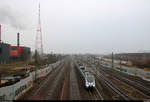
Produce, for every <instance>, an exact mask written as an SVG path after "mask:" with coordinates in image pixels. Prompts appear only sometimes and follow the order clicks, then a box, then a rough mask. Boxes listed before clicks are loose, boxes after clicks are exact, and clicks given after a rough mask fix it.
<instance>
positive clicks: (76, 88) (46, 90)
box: [19, 56, 150, 100]
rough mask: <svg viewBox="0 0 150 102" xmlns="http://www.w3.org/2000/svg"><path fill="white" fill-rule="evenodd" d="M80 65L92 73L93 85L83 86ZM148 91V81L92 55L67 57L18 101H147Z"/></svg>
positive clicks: (149, 85)
mask: <svg viewBox="0 0 150 102" xmlns="http://www.w3.org/2000/svg"><path fill="white" fill-rule="evenodd" d="M89 58H90V57H89ZM78 62H80V64H79V63H78ZM81 64H82V66H85V67H86V70H87V71H88V72H89V73H91V74H92V75H93V76H94V78H95V86H94V87H93V88H90V89H88V88H86V86H85V80H82V77H81V73H80V72H79V69H78V68H79V66H81ZM149 92H150V82H149V81H146V80H143V79H141V78H139V77H136V76H131V75H128V74H125V73H122V72H119V71H117V70H115V69H113V68H111V67H106V66H104V65H103V63H101V62H100V61H95V59H93V58H90V60H87V58H85V57H84V56H67V57H65V58H64V59H63V60H61V61H60V63H59V64H58V65H57V66H56V67H55V68H53V69H52V71H51V72H50V73H49V74H48V75H47V76H46V77H44V78H42V79H39V80H38V83H37V84H35V85H34V87H33V88H32V89H31V90H29V91H28V92H27V93H25V94H24V95H23V96H22V97H20V99H19V100H149V99H150V93H149Z"/></svg>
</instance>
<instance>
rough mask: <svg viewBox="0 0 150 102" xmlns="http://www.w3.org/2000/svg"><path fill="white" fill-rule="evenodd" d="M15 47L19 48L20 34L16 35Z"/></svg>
mask: <svg viewBox="0 0 150 102" xmlns="http://www.w3.org/2000/svg"><path fill="white" fill-rule="evenodd" d="M17 46H18V47H19V46H20V34H19V33H17Z"/></svg>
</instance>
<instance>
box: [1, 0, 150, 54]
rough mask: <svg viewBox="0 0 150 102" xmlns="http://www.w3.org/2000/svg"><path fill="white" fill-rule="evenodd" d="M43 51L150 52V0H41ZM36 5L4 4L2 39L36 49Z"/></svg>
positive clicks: (33, 1) (31, 0)
mask: <svg viewBox="0 0 150 102" xmlns="http://www.w3.org/2000/svg"><path fill="white" fill-rule="evenodd" d="M40 3H41V22H42V34H43V47H44V52H51V51H53V52H55V53H98V54H107V53H111V52H112V51H113V52H117V53H118V52H140V51H150V0H41V1H40ZM37 18H38V1H37V0H0V24H2V40H3V41H4V42H7V43H10V44H12V45H16V36H17V35H16V33H17V32H20V33H21V42H20V43H21V45H23V46H29V47H31V48H32V50H34V46H35V36H36V28H37Z"/></svg>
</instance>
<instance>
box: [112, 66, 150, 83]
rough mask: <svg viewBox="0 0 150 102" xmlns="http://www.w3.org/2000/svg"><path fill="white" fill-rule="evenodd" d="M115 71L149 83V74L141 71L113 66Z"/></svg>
mask: <svg viewBox="0 0 150 102" xmlns="http://www.w3.org/2000/svg"><path fill="white" fill-rule="evenodd" d="M115 69H116V70H119V71H121V72H124V73H126V74H130V75H134V76H138V77H140V78H142V79H144V80H147V81H150V72H148V71H144V70H143V69H139V68H130V67H125V66H121V67H120V66H118V65H115Z"/></svg>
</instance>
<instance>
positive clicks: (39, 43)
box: [35, 2, 43, 56]
mask: <svg viewBox="0 0 150 102" xmlns="http://www.w3.org/2000/svg"><path fill="white" fill-rule="evenodd" d="M38 13H39V14H38V25H37V31H36V42H35V50H37V52H38V53H39V55H41V56H42V55H43V42H42V29H41V18H40V2H39V11H38Z"/></svg>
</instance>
